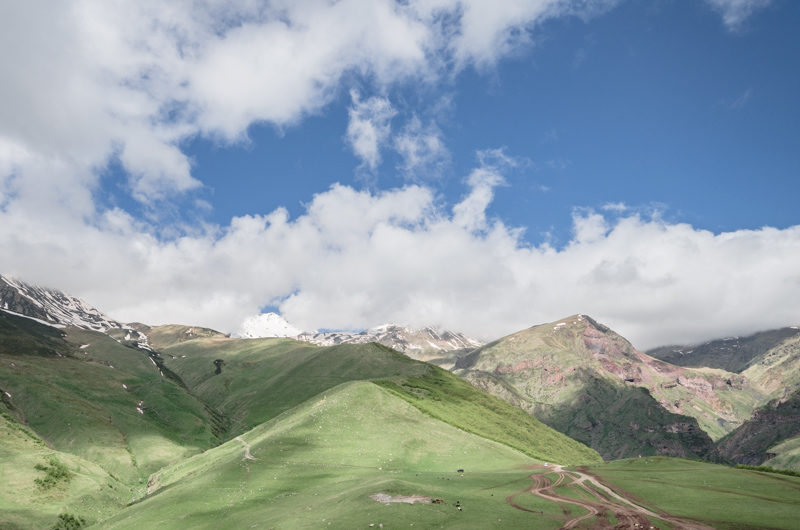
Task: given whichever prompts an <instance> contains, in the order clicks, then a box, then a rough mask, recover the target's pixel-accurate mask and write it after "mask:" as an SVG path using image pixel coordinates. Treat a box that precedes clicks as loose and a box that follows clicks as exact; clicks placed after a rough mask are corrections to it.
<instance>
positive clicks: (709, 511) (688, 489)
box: [589, 457, 800, 530]
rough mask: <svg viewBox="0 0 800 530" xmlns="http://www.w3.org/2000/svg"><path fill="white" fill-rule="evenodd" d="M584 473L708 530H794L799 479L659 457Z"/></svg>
mask: <svg viewBox="0 0 800 530" xmlns="http://www.w3.org/2000/svg"><path fill="white" fill-rule="evenodd" d="M589 471H590V472H592V473H595V474H597V475H599V476H600V477H601V478H602V479H604V480H605V481H607V482H609V483H610V484H609V485H610V486H611V487H612V488H613V489H617V490H619V489H622V490H624V491H626V492H628V493H632V494H633V495H635V496H636V497H637V498H638V499H639V501H640V502H639V503H640V504H642V505H643V506H645V507H648V508H650V509H653V510H654V511H656V512H658V511H661V510H663V511H666V512H668V513H671V514H673V515H677V516H683V517H690V518H694V519H696V520H697V521H698V522H701V523H703V524H706V525H708V526H711V527H713V528H719V529H727V528H730V529H732V530H733V529H737V530H749V529H752V530H755V529H761V530H765V529H773V528H776V529H777V528H785V529H787V530H789V529H794V528H797V514H798V513H800V479H798V478H794V477H786V476H782V475H775V474H771V473H761V472H756V471H747V470H741V469H733V468H728V467H724V466H719V465H713V464H708V463H704V462H696V461H690V460H677V459H672V458H664V457H652V458H637V459H631V460H621V461H617V462H611V463H608V464H603V465H600V466H591V468H590V469H589Z"/></svg>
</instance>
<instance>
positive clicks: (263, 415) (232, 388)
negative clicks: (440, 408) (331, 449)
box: [162, 338, 427, 439]
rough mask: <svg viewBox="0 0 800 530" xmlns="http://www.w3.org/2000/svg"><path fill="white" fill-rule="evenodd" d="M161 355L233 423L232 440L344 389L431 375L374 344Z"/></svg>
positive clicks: (194, 348) (235, 345)
mask: <svg viewBox="0 0 800 530" xmlns="http://www.w3.org/2000/svg"><path fill="white" fill-rule="evenodd" d="M162 355H163V356H164V359H165V363H166V366H168V367H169V368H170V369H171V370H173V371H174V372H175V373H177V374H178V375H179V376H180V377H181V378H183V380H184V381H185V382H186V384H187V385H188V387H189V389H190V390H191V391H192V392H193V393H194V394H196V395H197V396H199V397H201V398H202V399H204V400H205V401H206V402H207V403H209V404H210V405H212V406H214V407H216V408H217V409H218V410H219V411H220V412H221V413H223V414H224V415H225V416H226V417H228V418H229V419H230V422H231V426H230V432H229V433H228V439H230V438H231V437H233V436H236V435H238V434H241V433H242V432H245V431H247V430H249V429H250V428H252V427H253V426H255V425H258V424H259V423H263V422H265V421H267V420H270V419H272V418H274V417H275V416H277V415H278V414H281V413H282V412H285V411H287V410H289V409H291V408H292V407H294V406H296V405H299V404H300V403H303V402H304V401H306V400H307V399H309V398H311V397H313V396H315V395H317V394H319V393H320V392H323V391H324V390H326V389H328V388H332V387H334V386H336V385H339V384H341V383H344V382H347V381H358V380H370V379H375V378H385V377H394V376H401V375H417V374H422V373H424V372H425V371H426V370H427V365H425V364H423V363H419V362H417V361H414V360H411V359H409V358H407V357H405V356H404V355H402V354H399V353H397V352H395V351H394V350H391V349H389V348H386V347H383V346H379V345H375V344H346V345H341V346H332V347H329V348H322V347H319V346H314V345H310V344H308V343H306V342H300V341H295V340H291V339H227V338H212V339H196V340H192V341H188V342H182V343H178V344H174V345H172V346H170V347H167V348H164V349H163V350H162ZM215 361H221V362H219V363H218V364H215ZM218 365H220V368H219V371H220V373H216V372H217V371H218Z"/></svg>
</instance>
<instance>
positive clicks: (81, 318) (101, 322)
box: [0, 276, 146, 342]
mask: <svg viewBox="0 0 800 530" xmlns="http://www.w3.org/2000/svg"><path fill="white" fill-rule="evenodd" d="M0 310H4V311H9V312H12V313H16V314H18V315H23V316H26V317H29V318H35V319H37V320H40V321H42V322H43V323H48V324H51V325H57V326H72V327H76V328H81V329H87V330H91V331H99V332H101V333H109V332H110V334H112V335H115V336H116V335H119V336H120V338H122V337H127V339H128V340H141V341H144V342H146V337H145V336H144V335H143V334H141V333H139V332H138V331H137V330H135V329H133V328H132V327H130V326H128V325H126V324H123V323H121V322H117V321H116V320H114V319H112V318H110V317H108V316H107V315H104V314H103V313H101V312H100V311H98V310H97V309H96V308H94V307H92V306H91V305H90V304H88V303H86V302H84V301H83V300H81V299H80V298H76V297H74V296H70V295H68V294H64V293H62V292H61V291H59V290H57V289H50V288H47V287H40V286H36V285H31V284H28V283H25V282H23V281H21V280H18V279H16V278H12V277H10V276H0Z"/></svg>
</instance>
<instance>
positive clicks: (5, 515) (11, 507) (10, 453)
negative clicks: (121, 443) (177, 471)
mask: <svg viewBox="0 0 800 530" xmlns="http://www.w3.org/2000/svg"><path fill="white" fill-rule="evenodd" d="M0 471H1V473H0V475H1V476H2V480H0V528H4V529H5V528H9V529H11V528H51V527H52V526H53V525H54V524H55V523H56V522H57V521H58V516H59V515H60V514H65V515H71V516H73V517H76V518H83V519H84V520H86V521H87V523H93V522H96V521H98V520H99V519H103V518H106V517H109V516H110V515H112V514H114V513H116V512H117V511H119V510H120V509H122V508H123V507H124V506H126V505H127V504H128V503H129V502H130V501H131V499H132V498H133V497H136V496H137V495H138V493H137V490H136V488H132V487H130V486H127V485H125V484H123V483H121V482H120V481H118V480H116V479H115V478H114V477H113V476H111V475H110V474H109V473H107V472H106V471H105V470H103V468H101V467H100V466H98V465H97V464H95V463H93V462H89V461H88V460H85V459H82V458H80V457H77V456H75V455H71V454H69V453H62V452H58V451H54V450H53V449H51V448H49V447H48V446H47V445H46V444H45V443H44V441H43V440H42V439H41V438H39V437H38V436H37V435H36V434H35V433H33V432H32V431H31V430H30V429H28V428H26V427H25V426H23V425H21V424H20V423H18V422H17V421H16V420H14V419H13V418H12V417H11V416H9V415H8V414H5V413H2V414H0ZM37 481H38V483H37ZM141 490H142V492H143V491H144V487H143V486H142V487H141ZM65 507H68V508H66V509H65Z"/></svg>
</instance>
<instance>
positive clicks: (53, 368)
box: [0, 313, 219, 483]
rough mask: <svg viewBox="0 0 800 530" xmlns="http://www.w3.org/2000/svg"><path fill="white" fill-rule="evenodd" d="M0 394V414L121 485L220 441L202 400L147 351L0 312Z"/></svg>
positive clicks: (133, 481)
mask: <svg viewBox="0 0 800 530" xmlns="http://www.w3.org/2000/svg"><path fill="white" fill-rule="evenodd" d="M0 389H2V398H0V409H3V410H4V411H5V412H6V413H8V414H9V415H10V416H12V417H14V418H15V419H16V420H18V421H20V422H22V423H24V424H25V425H27V426H28V427H29V428H30V429H32V430H33V431H34V432H36V434H37V435H38V436H40V437H41V438H42V439H43V440H44V441H45V442H46V443H47V444H48V446H50V447H52V448H54V449H56V450H58V451H63V452H69V453H72V454H74V455H76V456H80V457H82V458H85V459H87V460H89V461H92V462H94V463H96V464H98V465H100V466H102V467H103V468H104V469H105V470H106V471H107V472H109V473H112V474H113V475H114V476H116V477H118V478H119V479H120V480H122V481H124V482H127V483H137V481H138V480H140V479H141V480H146V479H147V477H148V476H149V475H150V473H152V472H153V471H155V470H157V469H159V468H161V467H163V466H165V465H167V464H169V463H172V462H175V461H177V460H179V459H181V458H184V457H186V456H189V455H192V454H196V453H198V452H200V451H202V450H205V449H207V448H209V447H212V446H214V445H217V444H218V443H219V439H218V438H217V437H215V436H214V434H213V432H212V427H213V425H212V423H213V422H212V418H211V416H210V414H209V412H208V411H207V410H206V408H205V407H204V406H203V404H202V403H200V402H199V401H198V400H197V399H195V398H194V397H192V396H191V395H189V393H188V392H187V391H186V390H185V389H184V388H182V387H181V386H180V385H179V384H176V383H175V382H174V381H171V380H169V379H168V378H166V377H163V376H162V375H161V372H160V371H159V369H158V368H157V367H156V366H155V365H154V363H153V361H151V359H150V357H149V352H147V351H146V350H140V349H138V348H133V347H128V346H125V345H123V344H122V343H119V342H117V341H116V340H114V339H112V338H110V337H108V336H106V335H103V334H101V333H96V332H92V331H84V330H79V329H75V328H69V329H64V330H59V329H55V328H52V327H49V326H44V325H41V324H38V323H36V322H34V321H31V320H29V319H25V318H21V317H16V316H13V315H9V314H7V313H0ZM6 393H7V394H6Z"/></svg>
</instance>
